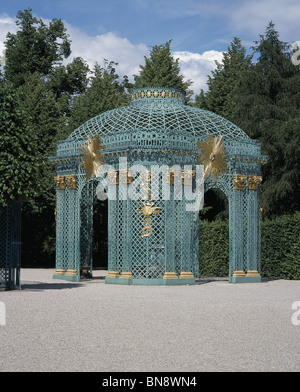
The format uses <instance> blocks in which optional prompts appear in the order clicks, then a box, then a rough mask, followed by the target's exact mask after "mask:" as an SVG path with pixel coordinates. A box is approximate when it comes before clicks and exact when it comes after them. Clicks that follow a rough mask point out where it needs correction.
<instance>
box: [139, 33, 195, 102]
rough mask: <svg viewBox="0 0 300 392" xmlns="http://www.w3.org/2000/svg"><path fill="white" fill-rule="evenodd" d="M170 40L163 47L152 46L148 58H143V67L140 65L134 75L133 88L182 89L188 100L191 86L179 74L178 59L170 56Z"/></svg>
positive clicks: (188, 81)
mask: <svg viewBox="0 0 300 392" xmlns="http://www.w3.org/2000/svg"><path fill="white" fill-rule="evenodd" d="M171 42H172V41H171V40H170V41H168V42H166V43H165V44H163V45H154V46H152V50H151V51H150V57H149V58H148V57H146V56H145V65H140V69H141V71H140V74H139V75H134V81H135V84H134V87H145V86H164V87H175V88H178V89H182V90H184V91H185V92H186V94H187V100H190V97H191V95H192V93H193V92H192V91H191V90H189V87H190V86H191V85H192V82H191V81H190V80H187V81H184V76H183V75H181V74H180V71H181V70H180V66H179V59H174V57H173V56H172V54H171Z"/></svg>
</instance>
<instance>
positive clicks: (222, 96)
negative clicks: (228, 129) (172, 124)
mask: <svg viewBox="0 0 300 392" xmlns="http://www.w3.org/2000/svg"><path fill="white" fill-rule="evenodd" d="M251 59H252V55H247V54H246V49H245V47H244V46H242V43H241V40H240V39H239V38H236V37H235V38H234V39H233V41H232V42H231V45H230V47H228V51H227V52H223V59H222V62H221V63H219V62H218V61H216V66H217V68H216V69H215V70H214V71H213V72H212V75H211V76H208V82H207V85H208V91H207V92H204V91H203V90H202V91H200V94H199V95H197V96H196V98H195V106H196V107H200V108H202V109H205V110H209V111H212V112H214V113H217V114H219V115H221V116H223V117H225V118H227V119H230V118H231V117H232V111H233V103H232V97H233V93H234V90H235V88H236V86H237V84H238V83H239V80H240V79H241V77H242V75H243V72H244V71H245V70H247V69H249V67H250V65H251Z"/></svg>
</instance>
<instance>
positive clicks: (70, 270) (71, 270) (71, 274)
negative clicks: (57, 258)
mask: <svg viewBox="0 0 300 392" xmlns="http://www.w3.org/2000/svg"><path fill="white" fill-rule="evenodd" d="M65 275H68V276H75V275H77V271H76V270H75V269H68V270H67V271H66V273H65Z"/></svg>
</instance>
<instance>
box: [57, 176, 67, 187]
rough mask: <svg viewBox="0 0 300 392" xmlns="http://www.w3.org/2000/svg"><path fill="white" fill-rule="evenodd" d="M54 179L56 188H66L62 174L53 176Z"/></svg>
mask: <svg viewBox="0 0 300 392" xmlns="http://www.w3.org/2000/svg"><path fill="white" fill-rule="evenodd" d="M54 181H55V182H56V188H57V189H58V190H61V189H66V179H65V177H64V176H56V177H54Z"/></svg>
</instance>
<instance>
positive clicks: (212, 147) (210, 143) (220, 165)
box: [197, 135, 228, 182]
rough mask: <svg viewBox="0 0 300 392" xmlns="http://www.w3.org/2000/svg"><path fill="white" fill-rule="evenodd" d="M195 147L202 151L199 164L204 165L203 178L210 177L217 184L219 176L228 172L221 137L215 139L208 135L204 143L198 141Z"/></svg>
mask: <svg viewBox="0 0 300 392" xmlns="http://www.w3.org/2000/svg"><path fill="white" fill-rule="evenodd" d="M197 145H198V147H199V148H200V149H202V153H201V155H200V156H199V162H200V163H202V165H204V178H206V177H209V176H210V175H211V176H213V177H214V179H215V180H216V182H218V176H219V174H220V173H223V172H224V171H228V168H227V164H226V154H227V153H226V151H225V148H224V143H223V135H221V136H219V137H215V138H214V137H212V136H211V135H208V136H207V139H206V141H205V142H201V141H198V142H197Z"/></svg>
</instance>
